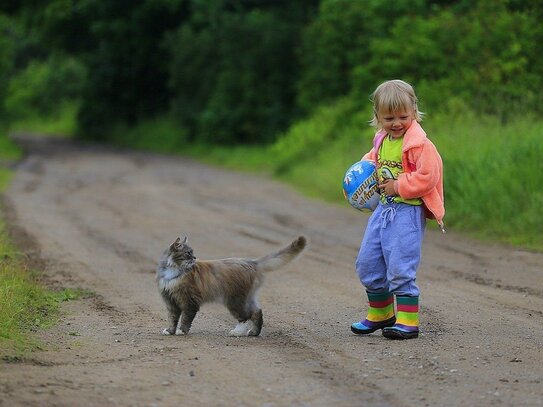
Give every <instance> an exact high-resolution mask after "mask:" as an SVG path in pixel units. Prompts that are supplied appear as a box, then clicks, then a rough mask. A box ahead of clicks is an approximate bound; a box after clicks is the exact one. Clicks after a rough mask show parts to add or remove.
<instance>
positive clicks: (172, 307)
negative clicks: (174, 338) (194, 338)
mask: <svg viewBox="0 0 543 407" xmlns="http://www.w3.org/2000/svg"><path fill="white" fill-rule="evenodd" d="M166 306H167V309H168V327H167V328H165V329H164V330H163V331H162V335H177V324H178V322H179V317H180V316H181V308H179V307H178V306H177V305H176V304H174V303H172V302H166Z"/></svg>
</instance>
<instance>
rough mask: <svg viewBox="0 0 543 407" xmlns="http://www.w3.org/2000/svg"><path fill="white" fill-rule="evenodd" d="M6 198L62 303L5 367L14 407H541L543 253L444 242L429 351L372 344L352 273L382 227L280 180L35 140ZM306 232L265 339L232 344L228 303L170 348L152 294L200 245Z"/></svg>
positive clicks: (0, 384)
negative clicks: (80, 292) (162, 260)
mask: <svg viewBox="0 0 543 407" xmlns="http://www.w3.org/2000/svg"><path fill="white" fill-rule="evenodd" d="M22 143H23V145H24V147H25V148H26V150H27V153H28V154H27V156H26V158H25V159H24V160H23V161H22V162H21V163H20V164H19V165H18V167H17V171H16V176H15V178H14V181H13V183H12V186H11V188H10V190H9V191H8V192H7V193H6V197H5V200H6V205H7V212H8V216H9V218H10V219H9V220H10V224H11V226H12V230H13V231H14V237H15V238H16V239H17V242H18V244H20V245H22V246H21V247H23V248H25V251H26V252H27V253H28V255H29V257H30V258H31V259H32V260H33V261H35V262H39V263H40V264H41V265H42V266H43V267H44V269H45V273H46V276H47V279H48V281H49V284H51V285H52V286H59V287H76V288H82V289H85V290H90V291H91V292H92V293H94V295H92V296H89V297H88V298H84V299H81V300H77V301H72V302H68V303H65V305H63V315H62V317H61V320H60V323H59V324H58V325H57V326H55V327H54V328H52V329H49V330H47V331H45V332H42V333H40V334H39V337H40V339H41V340H42V341H43V343H44V344H45V349H44V350H43V351H38V352H35V353H33V354H32V355H31V356H30V358H29V359H28V360H25V361H22V362H18V363H6V362H4V363H0V406H2V407H3V406H6V407H7V406H10V407H11V406H116V405H119V406H174V405H175V406H234V405H236V406H267V407H271V406H411V405H421V406H475V405H477V406H496V405H498V406H500V405H503V406H513V405H514V406H540V405H543V385H542V383H541V381H542V380H543V358H542V352H541V349H542V342H543V313H542V309H543V279H542V272H543V255H541V254H534V253H530V252H527V251H522V250H518V249H514V248H509V247H505V246H499V245H488V244H482V243H479V242H476V241H472V240H469V239H467V238H465V237H464V236H461V235H457V234H455V233H451V232H450V233H448V234H446V235H442V234H441V233H439V232H438V231H437V230H436V231H434V230H429V231H428V232H427V235H426V240H425V245H424V259H423V262H422V265H421V267H420V270H419V274H418V276H419V278H418V282H419V284H420V288H421V292H422V294H421V331H422V335H421V336H420V337H419V338H418V339H416V340H410V341H391V340H387V339H385V338H383V337H382V336H381V335H380V334H377V333H375V334H372V335H369V336H367V337H358V336H355V335H353V334H351V332H350V330H349V326H350V324H351V322H353V321H355V320H358V319H360V318H362V317H364V316H365V298H364V295H363V290H362V288H361V286H360V283H359V282H358V279H357V277H356V275H355V272H354V267H353V262H354V258H355V256H356V254H357V250H358V246H359V243H360V238H361V236H362V233H363V231H364V227H365V224H366V221H367V216H366V215H365V214H361V213H360V212H357V211H355V210H354V209H351V208H350V207H348V205H347V204H345V205H342V206H332V205H327V204H324V203H321V202H317V201H313V200H310V199H307V198H304V197H302V196H301V195H299V194H298V193H296V192H294V191H292V190H291V189H289V188H287V187H285V186H282V185H280V184H278V183H276V182H273V181H270V180H268V179H266V178H264V177H258V176H250V175H245V174H239V173H234V172H228V171H225V170H223V169H219V168H212V167H209V166H205V165H202V164H199V163H197V162H194V161H191V160H188V159H185V158H179V157H167V156H161V155H152V154H144V153H135V152H126V151H115V150H111V149H110V150H108V149H103V148H97V147H89V146H77V145H74V144H70V143H67V142H61V141H37V140H32V139H29V138H25V139H22ZM299 234H304V235H306V236H307V237H308V239H309V241H310V246H309V248H308V250H307V251H305V252H304V254H303V255H302V257H301V258H300V259H298V260H297V261H296V262H294V263H292V264H290V265H289V266H287V267H286V268H284V269H282V270H278V271H276V272H273V273H270V274H268V275H267V279H266V282H265V284H264V286H263V288H262V290H261V294H260V301H261V303H262V305H263V309H264V329H263V332H262V335H261V336H260V337H257V338H254V337H253V338H232V337H229V336H228V332H229V330H230V329H232V327H233V326H234V325H235V321H234V320H233V319H232V318H231V317H230V315H229V314H228V313H227V311H226V310H225V309H223V308H222V307H221V306H219V305H214V304H213V305H207V306H204V307H203V309H202V310H201V312H200V313H199V314H198V316H197V317H196V319H195V321H194V324H193V328H192V331H191V333H190V335H189V336H186V337H165V336H162V335H161V331H162V329H163V328H164V327H165V316H166V314H165V310H164V306H163V304H162V302H161V299H160V297H159V295H158V292H157V289H156V286H155V282H154V269H155V266H156V263H157V260H158V258H159V256H160V254H161V252H162V251H163V249H164V248H165V247H166V246H167V245H168V244H170V243H171V242H172V241H173V240H174V239H175V238H176V237H177V236H179V235H181V236H184V235H188V237H189V240H190V241H191V243H192V246H193V247H194V250H195V253H196V255H197V256H198V257H199V258H202V259H212V258H222V257H230V256H238V257H256V256H260V255H263V254H266V253H268V252H270V251H273V250H275V249H276V248H278V247H280V246H282V245H283V244H286V243H288V242H290V241H291V240H292V239H293V238H295V237H296V236H298V235H299Z"/></svg>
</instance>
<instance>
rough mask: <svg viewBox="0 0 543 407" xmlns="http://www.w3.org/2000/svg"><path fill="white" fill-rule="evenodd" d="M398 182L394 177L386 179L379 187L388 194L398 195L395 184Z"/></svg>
mask: <svg viewBox="0 0 543 407" xmlns="http://www.w3.org/2000/svg"><path fill="white" fill-rule="evenodd" d="M395 183H396V180H393V179H386V180H384V181H383V182H381V183H380V184H379V188H381V189H382V190H383V191H384V193H385V195H386V196H396V195H397V193H396V190H395V189H394V184H395Z"/></svg>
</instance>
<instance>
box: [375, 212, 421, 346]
mask: <svg viewBox="0 0 543 407" xmlns="http://www.w3.org/2000/svg"><path fill="white" fill-rule="evenodd" d="M424 227H425V219H424V213H423V208H422V207H420V206H409V205H399V206H398V208H397V212H396V213H395V216H394V218H393V219H392V220H391V222H390V223H389V226H388V227H387V230H386V232H385V233H386V238H383V252H384V254H385V258H386V259H387V264H388V270H387V276H388V281H389V287H390V291H391V292H394V294H395V295H396V301H397V311H398V313H397V319H396V323H395V324H394V326H392V327H387V328H385V329H383V335H384V336H385V337H387V338H391V339H410V338H416V337H417V336H418V333H419V328H418V327H419V315H418V298H419V288H418V286H417V284H416V273H417V268H418V266H419V263H420V255H421V247H422V240H423V237H424Z"/></svg>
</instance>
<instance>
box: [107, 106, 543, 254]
mask: <svg viewBox="0 0 543 407" xmlns="http://www.w3.org/2000/svg"><path fill="white" fill-rule="evenodd" d="M427 113H428V114H427V118H426V119H425V120H424V122H423V123H422V125H423V127H424V128H425V129H426V131H427V133H428V135H429V136H430V138H431V139H432V141H433V142H434V143H435V144H436V146H437V147H438V149H439V151H440V153H441V155H442V157H443V162H444V177H445V205H446V210H447V213H446V216H445V224H446V227H447V228H448V229H452V230H455V231H459V232H465V233H468V234H470V235H472V236H475V237H477V238H480V239H488V240H493V241H500V242H505V243H511V244H514V245H518V246H522V247H526V248H530V249H535V250H543V239H542V237H541V234H540V231H541V230H543V220H542V219H543V218H542V217H541V216H539V214H538V213H537V212H536V211H538V210H539V208H540V207H541V206H542V204H543V189H542V188H541V187H540V182H539V174H542V173H543V161H542V160H541V159H540V158H539V157H541V156H543V143H541V142H540V137H541V135H540V130H539V129H541V128H542V127H543V120H541V119H538V118H536V117H521V118H518V119H517V120H514V121H511V122H508V123H505V124H504V123H502V122H501V121H500V120H499V119H497V118H495V117H491V116H480V115H476V114H474V113H473V112H471V111H470V110H467V109H465V108H464V107H463V106H462V104H461V103H458V101H457V102H456V103H455V104H454V106H453V105H451V108H450V109H449V111H447V112H444V113H443V112H441V113H440V112H427ZM370 117H371V106H370V104H369V102H368V103H367V104H366V105H365V106H359V105H358V104H357V103H356V102H354V101H353V99H351V98H344V99H341V100H339V101H338V102H337V103H335V104H332V105H328V106H324V107H322V108H320V109H319V110H317V111H316V112H315V113H314V114H313V115H311V116H310V117H308V118H306V119H304V120H301V121H299V122H297V123H295V124H294V125H292V126H291V127H290V129H289V130H288V131H287V132H285V133H284V134H282V135H280V137H279V138H278V141H277V142H275V143H274V144H272V145H269V146H209V145H199V144H194V143H191V142H189V141H188V138H187V134H186V131H185V130H183V129H180V128H179V127H178V126H177V125H176V124H175V122H174V121H173V120H171V119H169V118H166V117H164V118H157V119H154V120H151V121H147V122H143V123H140V124H139V125H137V126H135V127H126V126H122V127H121V126H119V127H117V128H116V130H115V134H114V137H113V139H114V140H115V142H116V143H117V144H119V145H123V146H127V147H131V148H139V149H144V150H151V151H157V152H165V153H171V154H182V155H186V156H191V157H194V158H196V159H198V160H201V161H204V162H207V163H210V164H215V165H220V166H224V167H227V168H231V169H236V170H242V171H252V172H261V173H262V172H264V173H267V174H270V175H272V176H274V177H276V178H277V179H280V180H282V181H284V182H287V183H289V184H291V185H293V186H295V187H296V188H297V189H299V190H301V191H302V192H303V193H304V194H307V195H308V196H311V197H316V198H319V199H323V200H326V201H328V202H335V203H339V204H343V205H346V202H345V200H344V198H343V193H342V190H341V181H342V179H343V176H344V173H345V170H346V169H347V168H348V167H349V166H350V165H351V164H352V163H354V162H355V161H357V160H358V159H360V157H361V156H362V155H363V154H364V153H365V152H366V151H368V150H369V149H370V148H371V142H372V139H373V134H374V130H373V129H372V128H371V127H370V126H369V125H368V120H369V119H370Z"/></svg>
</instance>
